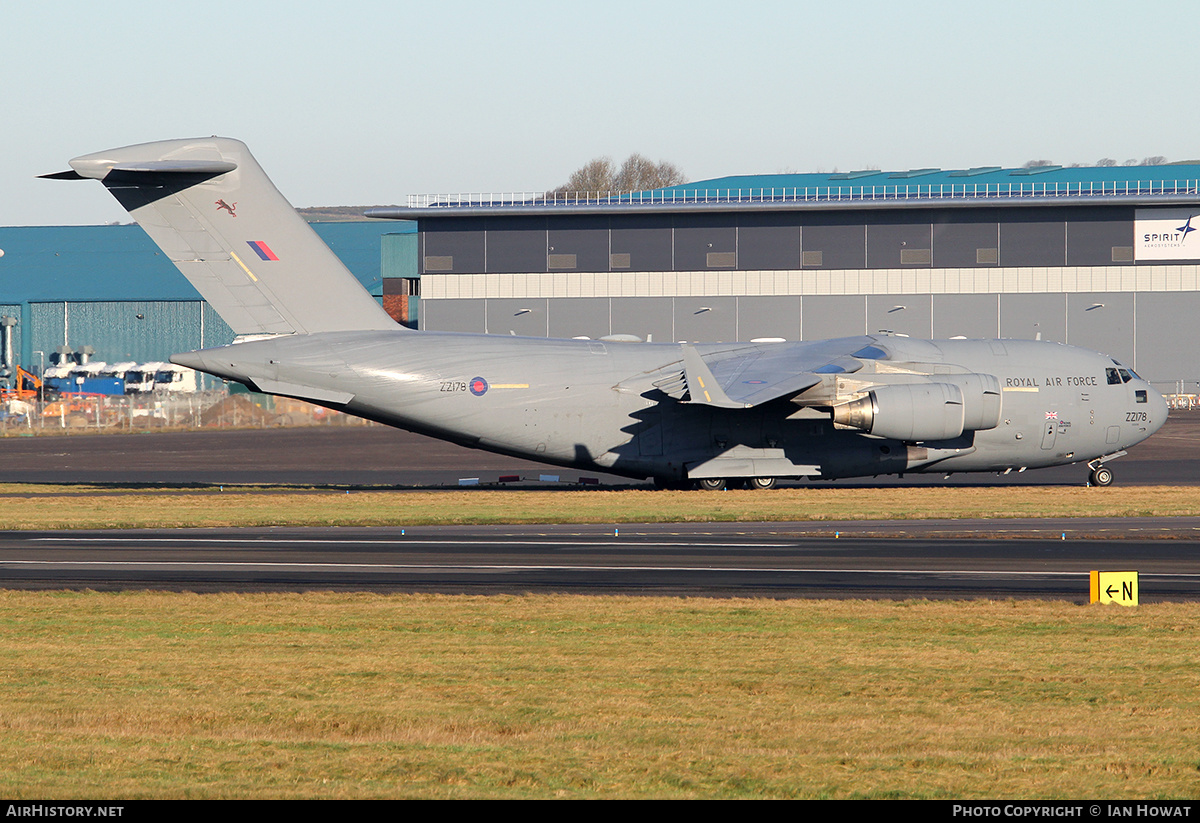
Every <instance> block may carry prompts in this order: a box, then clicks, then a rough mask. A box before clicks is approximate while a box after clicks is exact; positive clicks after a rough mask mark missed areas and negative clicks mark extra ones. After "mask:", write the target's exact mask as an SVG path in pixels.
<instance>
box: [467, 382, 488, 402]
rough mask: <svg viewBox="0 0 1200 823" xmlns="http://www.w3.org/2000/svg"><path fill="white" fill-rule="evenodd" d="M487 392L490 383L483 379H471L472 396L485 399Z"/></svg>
mask: <svg viewBox="0 0 1200 823" xmlns="http://www.w3.org/2000/svg"><path fill="white" fill-rule="evenodd" d="M487 390H488V381H486V380H484V379H483V378H482V377H472V378H471V394H473V395H475V396H476V397H483V395H484V394H485V393H486V392H487Z"/></svg>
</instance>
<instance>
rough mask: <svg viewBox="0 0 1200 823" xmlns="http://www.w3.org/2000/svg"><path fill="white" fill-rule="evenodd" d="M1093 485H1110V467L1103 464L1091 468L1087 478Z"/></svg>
mask: <svg viewBox="0 0 1200 823" xmlns="http://www.w3.org/2000/svg"><path fill="white" fill-rule="evenodd" d="M1089 479H1090V480H1091V482H1092V485H1093V486H1111V485H1112V482H1113V473H1112V469H1106V468H1104V467H1103V466H1098V467H1097V468H1095V469H1092V476H1091V477H1090V478H1089Z"/></svg>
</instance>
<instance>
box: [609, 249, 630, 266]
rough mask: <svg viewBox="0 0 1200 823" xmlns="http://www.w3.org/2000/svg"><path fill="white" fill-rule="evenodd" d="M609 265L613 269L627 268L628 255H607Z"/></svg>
mask: <svg viewBox="0 0 1200 823" xmlns="http://www.w3.org/2000/svg"><path fill="white" fill-rule="evenodd" d="M609 265H610V266H611V267H612V268H614V269H627V268H629V254H628V252H627V253H625V254H613V255H609Z"/></svg>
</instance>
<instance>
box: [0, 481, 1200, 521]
mask: <svg viewBox="0 0 1200 823" xmlns="http://www.w3.org/2000/svg"><path fill="white" fill-rule="evenodd" d="M52 488H53V490H52V491H47V490H45V488H44V487H42V488H37V489H25V488H24V487H21V486H17V485H8V486H3V487H0V494H4V495H5V496H6V498H5V501H4V505H5V522H6V526H7V527H8V528H13V529H64V528H121V527H151V526H165V527H177V526H180V527H182V526H196V527H219V526H268V525H297V526H351V525H354V526H384V525H395V526H404V525H409V526H411V525H418V524H421V525H428V524H442V523H446V524H456V523H546V522H550V523H642V522H708V521H780V520H843V519H854V520H877V519H893V518H895V519H912V518H964V517H1094V516H1111V517H1131V516H1178V515H1200V486H1182V487H1175V486H1130V487H1121V488H1116V487H1111V488H1106V489H1087V488H1083V487H1061V486H1051V487H1028V486H1012V487H915V488H894V487H889V488H865V489H844V488H821V487H814V488H807V487H806V488H797V489H779V490H775V491H771V492H753V491H728V492H670V491H649V490H647V491H641V490H619V491H611V490H589V491H568V490H555V491H541V490H531V489H524V490H506V489H494V490H493V489H478V490H472V491H359V490H354V491H352V492H351V493H347V492H346V490H331V489H320V490H296V489H245V488H242V489H237V488H234V487H226V489H225V490H224V491H220V490H217V489H185V490H170V491H152V492H147V491H145V490H138V489H131V490H124V491H125V493H121V494H117V493H114V492H116V491H121V490H117V489H105V490H98V489H96V488H94V487H80V488H77V489H76V488H73V487H52Z"/></svg>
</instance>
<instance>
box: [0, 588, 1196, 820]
mask: <svg viewBox="0 0 1200 823" xmlns="http://www.w3.org/2000/svg"><path fill="white" fill-rule="evenodd" d="M1198 617H1200V605H1196V604H1160V605H1153V606H1142V607H1140V608H1138V609H1119V608H1116V607H1108V608H1104V607H1085V606H1075V605H1068V604H1064V603H1038V602H1030V601H1021V602H971V603H942V602H923V601H921V602H901V603H896V602H854V601H823V602H822V601H817V602H814V601H782V602H776V601H762V600H713V599H699V598H698V599H669V598H623V597H616V598H593V597H578V596H529V597H489V598H484V597H444V596H422V595H406V596H384V595H369V594H359V595H348V594H304V595H299V594H295V595H236V594H222V595H187V594H158V593H149V594H133V593H125V594H97V593H18V592H0V794H3V795H4V796H8V797H16V798H34V797H36V798H47V797H60V798H64V797H85V796H86V797H95V798H130V797H328V798H340V797H434V798H438V797H441V798H446V797H940V798H951V797H953V798H994V797H1006V798H1077V797H1097V798H1103V797H1121V798H1151V797H1160V798H1161V797H1191V798H1195V797H1196V796H1197V795H1198V794H1200V781H1198V779H1197V768H1198V766H1200V689H1198V688H1197V686H1198V685H1200V684H1198V682H1197V681H1198V675H1197V672H1198V671H1200V651H1197V648H1198V647H1197V645H1196V643H1195V634H1196V627H1197V618H1198Z"/></svg>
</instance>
